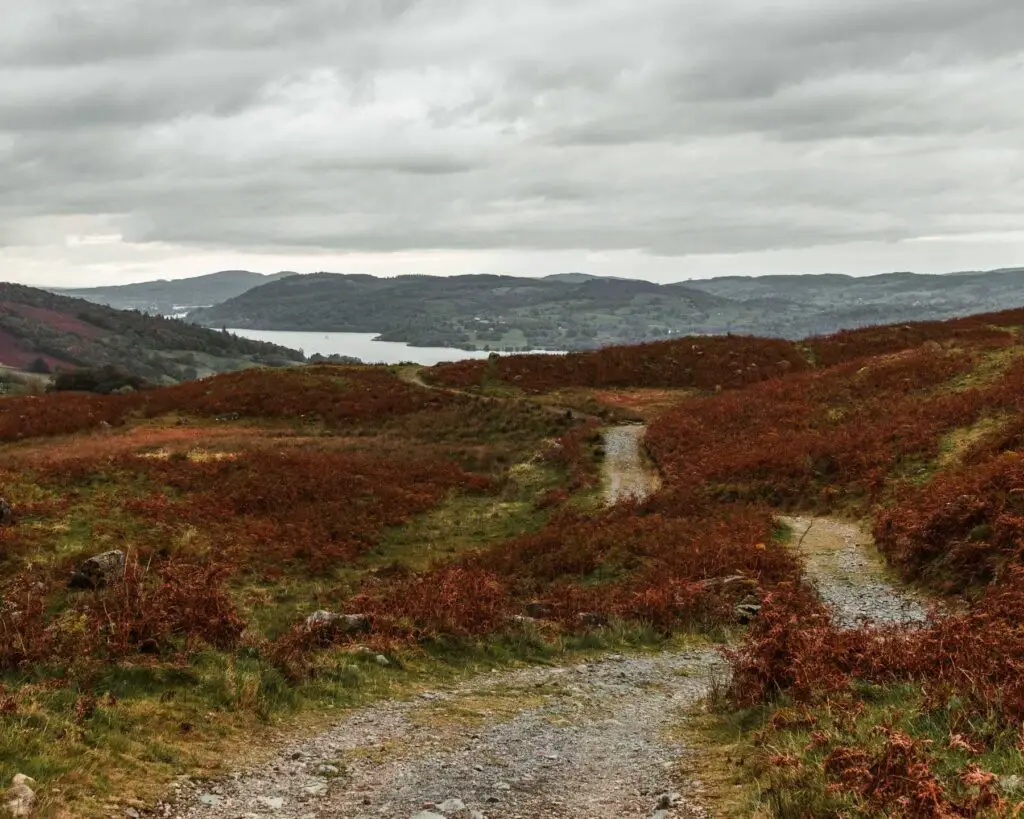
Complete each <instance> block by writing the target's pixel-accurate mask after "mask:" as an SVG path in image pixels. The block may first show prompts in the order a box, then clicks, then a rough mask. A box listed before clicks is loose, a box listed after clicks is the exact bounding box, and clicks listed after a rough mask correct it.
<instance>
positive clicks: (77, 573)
mask: <svg viewBox="0 0 1024 819" xmlns="http://www.w3.org/2000/svg"><path fill="white" fill-rule="evenodd" d="M124 567H125V554H124V552H122V551H121V550H120V549H115V550H114V551H112V552H103V554H98V555H95V556H94V557H90V558H89V559H88V560H86V561H85V562H84V563H82V565H81V566H79V567H78V568H77V569H75V570H74V571H73V572H72V573H71V578H70V580H68V586H69V587H71V588H72V589H101V588H103V587H104V586H109V585H110V584H111V583H116V582H117V581H118V580H120V579H121V578H122V577H124Z"/></svg>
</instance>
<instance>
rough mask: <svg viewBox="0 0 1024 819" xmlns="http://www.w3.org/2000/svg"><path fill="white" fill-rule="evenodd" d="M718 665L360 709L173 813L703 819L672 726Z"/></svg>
mask: <svg viewBox="0 0 1024 819" xmlns="http://www.w3.org/2000/svg"><path fill="white" fill-rule="evenodd" d="M721 669H722V660H721V658H720V656H719V654H718V652H716V651H714V650H711V649H701V650H693V651H682V652H673V653H662V654H657V655H653V656H648V657H623V656H619V655H613V656H609V657H606V658H604V659H602V660H599V661H595V662H590V663H584V664H580V665H575V666H570V667H566V668H531V669H527V670H523V671H514V672H500V673H492V674H490V675H483V676H481V677H478V678H475V679H473V680H470V681H468V682H465V683H463V684H461V685H458V686H456V687H454V688H451V689H447V690H442V691H437V692H433V693H428V694H423V695H420V696H419V697H417V698H415V699H411V700H405V701H398V702H388V703H383V704H381V705H377V706H374V707H372V708H366V709H362V710H359V711H356V712H354V713H353V714H351V715H350V716H348V717H346V718H345V719H343V720H342V721H340V722H338V723H337V724H336V725H335V726H334V727H333V728H331V730H329V731H327V732H325V733H323V734H320V735H319V736H317V737H315V738H313V739H309V740H305V741H300V742H296V743H294V744H292V745H289V746H287V747H283V748H281V750H280V752H279V753H278V754H277V756H276V757H275V758H274V759H273V760H271V761H270V762H269V763H266V764H264V765H261V766H259V767H257V768H254V769H252V770H250V771H247V772H244V773H240V774H236V775H235V776H232V777H229V778H227V779H224V780H221V781H219V782H214V783H206V784H200V783H195V784H192V783H188V784H185V785H183V786H182V787H181V789H180V791H179V794H180V795H179V800H178V803H177V806H176V807H174V808H171V807H170V806H168V809H167V810H166V811H165V815H168V816H174V817H181V819H186V817H187V819H255V818H256V817H280V819H321V818H324V819H326V817H346V818H347V817H352V819H371V817H401V819H405V818H406V817H415V816H421V817H422V819H434V817H446V819H455V817H477V819H479V817H480V816H483V817H487V819H512V817H521V819H555V817H586V819H605V818H607V819H612V817H616V818H621V819H633V817H637V818H639V817H643V819H647V818H648V817H652V816H656V817H657V819H669V817H704V816H706V813H705V812H704V811H703V809H701V808H700V807H699V805H698V804H696V803H695V801H694V800H695V799H696V798H697V796H698V795H699V792H700V790H701V785H700V783H699V782H696V781H693V780H689V779H688V778H687V776H686V775H684V774H682V773H680V771H681V767H680V764H679V763H680V759H685V756H686V754H687V749H686V748H685V747H684V746H683V744H682V743H681V742H680V741H679V740H678V739H675V738H673V736H672V733H671V728H672V726H673V725H674V724H677V723H678V721H679V719H680V716H681V714H682V713H683V712H684V711H685V710H686V709H688V708H690V707H691V706H692V705H693V704H694V703H695V702H696V701H697V700H699V699H700V698H701V697H703V696H704V695H705V694H706V693H707V690H708V685H709V681H710V680H711V679H712V678H713V676H714V674H715V673H716V672H718V671H719V670H721ZM722 673H724V671H723V672H722ZM679 792H682V793H683V794H685V796H681V795H679ZM659 810H663V811H664V812H663V813H658V811H659Z"/></svg>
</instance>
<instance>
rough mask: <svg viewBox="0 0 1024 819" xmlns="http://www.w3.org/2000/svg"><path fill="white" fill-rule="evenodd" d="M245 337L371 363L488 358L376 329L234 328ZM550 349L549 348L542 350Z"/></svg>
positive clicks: (483, 353) (432, 362)
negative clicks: (413, 343)
mask: <svg viewBox="0 0 1024 819" xmlns="http://www.w3.org/2000/svg"><path fill="white" fill-rule="evenodd" d="M228 332H231V333H235V334H236V335H239V336H241V337H242V338H251V339H253V340H254V341H269V342H270V343H271V344H280V345H281V346H282V347H290V348H291V349H293V350H302V351H303V352H304V353H305V354H306V355H316V354H317V353H319V354H320V355H348V356H352V357H353V358H358V359H361V360H362V361H365V362H366V363H367V364H400V363H401V362H403V361H413V362H415V363H416V364H423V365H424V366H432V365H434V364H437V363H439V362H441V361H464V360H466V359H468V358H487V356H489V355H490V353H488V352H485V351H483V350H459V349H456V348H455V347H410V346H409V345H408V344H404V343H402V342H399V341H374V338H376V334H375V333H306V332H299V331H293V330H232V329H231V328H230V327H229V328H228ZM538 352H549V351H546V350H545V351H538Z"/></svg>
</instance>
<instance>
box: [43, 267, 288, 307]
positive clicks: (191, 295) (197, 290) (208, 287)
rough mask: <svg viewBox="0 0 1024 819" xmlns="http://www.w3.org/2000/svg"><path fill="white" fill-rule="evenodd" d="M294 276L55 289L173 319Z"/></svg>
mask: <svg viewBox="0 0 1024 819" xmlns="http://www.w3.org/2000/svg"><path fill="white" fill-rule="evenodd" d="M290 275H292V274H291V273H275V274H273V275H264V274H262V273H252V272H250V271H248V270H223V271H221V272H219V273H210V274H208V275H205V276H195V277H193V278H188V279H170V280H168V279H161V280H159V281H151V282H140V283H138V284H123V285H114V286H111V287H86V288H73V289H60V290H54V292H56V293H60V294H62V295H65V296H70V297H72V298H77V299H85V300H86V301H91V302H95V303H96V304H104V305H106V306H108V307H114V308H116V309H118V310H141V311H142V312H144V313H152V314H154V315H160V316H172V315H178V314H180V313H183V312H186V311H188V310H194V309H195V308H197V307H207V306H210V305H213V304H220V303H221V302H223V301H227V300H228V299H233V298H235V297H236V296H240V295H241V294H242V293H244V292H246V291H247V290H251V289H252V288H254V287H259V286H260V285H263V284H268V283H269V282H272V281H276V280H277V279H280V278H284V277H285V276H290Z"/></svg>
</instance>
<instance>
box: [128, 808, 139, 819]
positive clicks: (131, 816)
mask: <svg viewBox="0 0 1024 819" xmlns="http://www.w3.org/2000/svg"><path fill="white" fill-rule="evenodd" d="M124 815H125V816H127V817H128V819H142V814H141V813H139V812H138V811H137V810H135V808H128V810H126V811H125V812H124Z"/></svg>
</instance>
